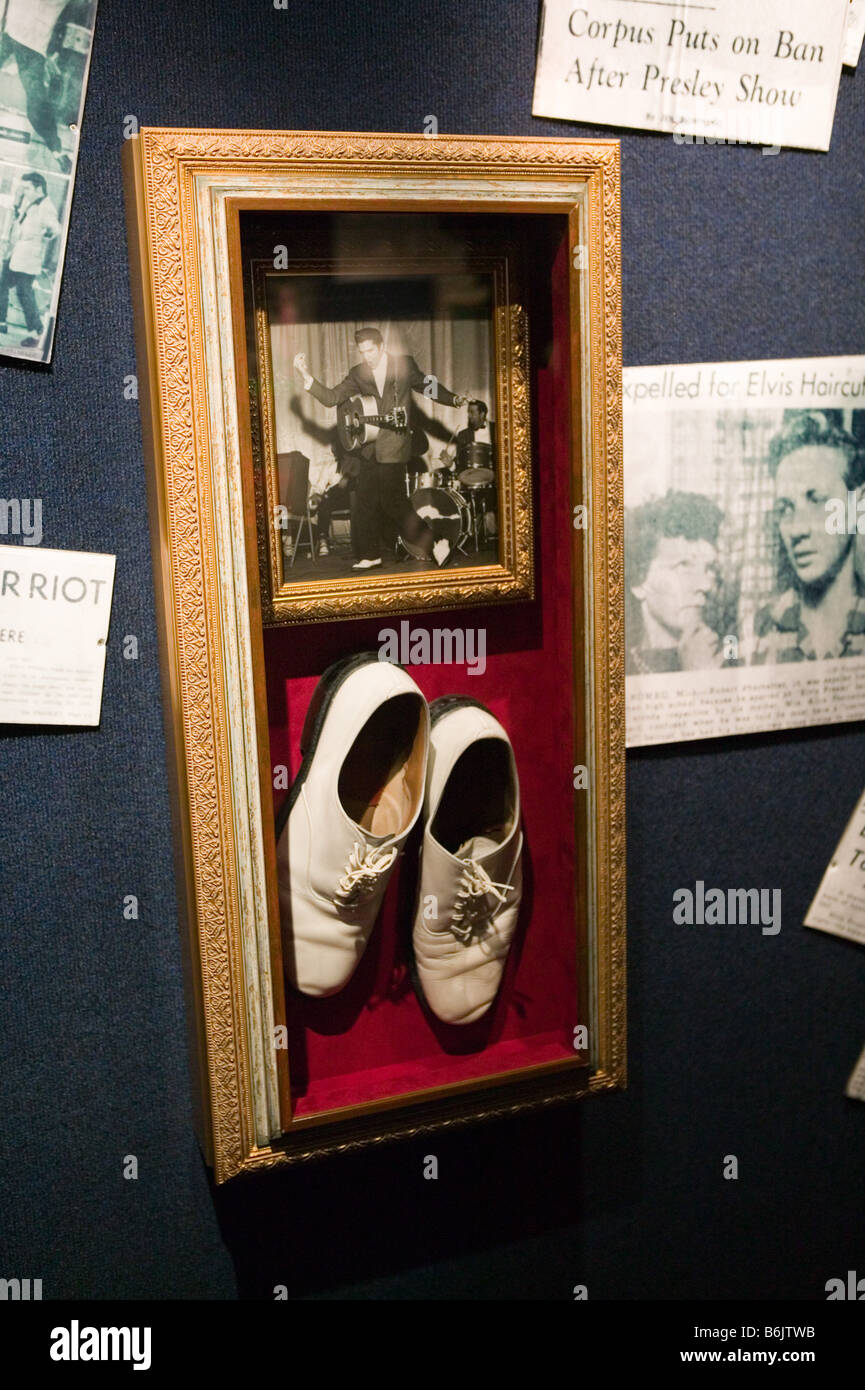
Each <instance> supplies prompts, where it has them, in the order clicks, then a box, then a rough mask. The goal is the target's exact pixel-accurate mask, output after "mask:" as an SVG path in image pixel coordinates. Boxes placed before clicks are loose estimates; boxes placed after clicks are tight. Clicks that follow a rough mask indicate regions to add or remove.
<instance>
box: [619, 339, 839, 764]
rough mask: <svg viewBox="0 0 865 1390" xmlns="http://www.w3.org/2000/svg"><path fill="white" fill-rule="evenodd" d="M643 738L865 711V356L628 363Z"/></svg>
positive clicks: (632, 609)
mask: <svg viewBox="0 0 865 1390" xmlns="http://www.w3.org/2000/svg"><path fill="white" fill-rule="evenodd" d="M624 411H625V587H626V613H625V623H626V648H627V682H626V692H627V741H628V746H629V747H639V746H642V745H646V744H658V743H673V742H678V741H683V740H688V739H702V738H715V737H718V736H721V735H727V734H741V733H750V732H756V731H759V730H763V729H790V728H799V727H805V726H808V725H815V724H828V723H838V722H841V721H845V720H852V719H861V718H862V717H863V716H865V539H860V538H861V537H863V536H865V357H834V358H832V357H824V358H811V359H808V358H803V359H796V360H792V361H766V362H726V363H709V364H705V363H702V364H700V363H698V364H692V365H685V366H683V365H677V366H666V367H634V368H629V369H627V370H626V371H625V373H624Z"/></svg>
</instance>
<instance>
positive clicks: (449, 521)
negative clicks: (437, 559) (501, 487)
mask: <svg viewBox="0 0 865 1390" xmlns="http://www.w3.org/2000/svg"><path fill="white" fill-rule="evenodd" d="M439 464H440V467H439V468H436V469H433V470H431V471H427V472H420V473H417V472H412V471H411V470H410V469H406V493H407V495H408V498H409V501H410V503H411V506H412V509H413V511H415V512H416V513H417V515H418V516H419V517H421V518H422V519H423V520H424V521H425V522H426V523H427V525H428V526H429V527H430V528H431V530H432V532H433V535H434V536H435V539H436V540H446V541H447V542H448V545H449V546H450V549H451V553H454V552H456V551H457V550H461V551H462V552H463V554H465V553H466V545H467V544H473V545H474V548H475V551H478V550H480V549H481V547H482V546H487V545H491V544H492V543H493V542H495V540H496V539H497V537H498V509H497V506H496V474H495V468H494V467H493V450H492V445H490V444H463V445H460V446H459V447H457V445H456V444H453V443H451V444H448V445H446V446H445V448H444V449H442V451H441V453H440V454H439Z"/></svg>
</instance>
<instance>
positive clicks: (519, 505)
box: [236, 212, 534, 626]
mask: <svg viewBox="0 0 865 1390" xmlns="http://www.w3.org/2000/svg"><path fill="white" fill-rule="evenodd" d="M265 216H266V217H267V222H268V227H269V234H268V233H265V232H262V233H260V235H259V239H260V240H261V242H262V243H263V247H267V246H272V245H273V243H274V240H275V239H276V244H277V246H278V250H279V252H280V253H281V254H279V255H278V257H277V258H276V259H277V260H278V268H276V267H275V266H274V257H273V256H272V255H271V256H270V257H269V258H267V257H261V256H256V255H254V254H251V255H250V254H244V257H243V271H244V276H243V279H244V288H245V291H246V303H245V306H236V312H238V313H240V312H242V311H243V308H245V310H246V313H247V315H248V317H251V318H252V319H253V323H254V328H253V333H254V351H250V352H249V354H248V359H249V360H248V384H247V382H246V381H244V382H241V383H239V385H240V390H241V391H242V392H243V399H242V401H241V403H240V408H241V409H242V410H243V409H245V408H246V401H247V399H248V400H249V409H250V411H251V420H250V440H251V446H252V457H253V465H254V478H255V488H256V515H257V518H258V527H259V565H260V585H261V596H262V616H263V620H264V623H265V625H266V626H268V625H271V624H280V623H305V622H309V621H315V620H320V621H334V620H344V619H350V618H356V617H360V616H364V615H370V614H374V613H381V614H384V613H411V612H413V611H417V610H424V611H429V610H430V609H453V608H458V607H463V606H465V605H466V604H480V603H506V602H515V601H520V600H530V599H531V598H532V597H533V596H534V555H533V525H532V477H531V474H532V466H531V462H532V461H531V422H530V401H529V351H530V341H529V322H528V314H527V313H526V310H525V306H524V303H523V296H522V293H521V288H520V287H521V280H522V279H523V278H524V277H525V262H526V259H527V256H528V248H527V247H525V246H524V245H521V244H519V243H518V242H517V240H516V239H515V238H514V237H513V236H512V235H510V236H508V235H507V234H503V233H502V232H501V231H499V232H498V234H496V232H495V231H494V230H493V228H492V227H491V226H490V225H489V224H485V225H484V228H483V231H481V229H480V228H477V229H476V230H475V233H474V236H471V235H469V234H467V233H465V232H464V233H463V236H462V238H461V241H460V243H459V246H458V247H457V245H456V239H455V237H454V235H453V233H450V234H444V235H443V234H442V233H441V231H440V232H439V234H438V235H436V229H435V224H433V226H432V227H431V226H430V223H431V221H432V219H431V217H430V215H429V214H428V213H427V214H425V215H424V225H423V229H422V237H420V238H419V239H420V240H421V241H422V246H423V254H422V255H418V254H417V251H416V247H415V246H414V245H413V244H410V245H409V246H408V248H406V250H404V251H403V253H402V254H400V253H399V251H398V249H397V248H396V247H395V246H394V242H395V241H397V242H398V240H399V232H398V231H397V232H396V234H395V230H394V229H393V227H392V225H391V228H390V231H389V236H388V254H387V256H386V257H384V256H381V255H379V257H378V258H376V257H372V256H370V255H369V254H368V253H367V254H364V240H365V236H366V235H367V232H366V225H368V224H364V220H363V219H362V218H361V217H360V214H357V213H354V214H349V215H348V219H349V220H351V219H355V220H357V219H358V218H360V220H361V227H356V226H355V228H353V229H352V230H351V231H348V232H347V231H346V230H345V226H344V224H345V220H346V219H345V218H344V219H343V230H342V233H341V242H342V244H341V247H340V254H339V259H338V260H335V259H334V258H333V257H332V256H331V257H321V256H319V257H318V258H316V257H315V255H314V253H315V251H316V249H317V248H316V243H315V238H314V237H311V236H310V235H309V233H308V232H307V233H306V235H305V236H304V235H303V234H298V232H297V230H296V229H294V228H293V226H292V219H291V215H290V213H289V214H287V215H284V216H280V215H279V214H276V213H273V212H268V213H266V214H265ZM377 217H378V219H379V221H380V220H381V214H377ZM405 220H406V219H402V229H401V234H402V239H403V241H406V240H407V239H408V238H407V233H406V229H405ZM477 220H478V219H477V218H476V219H475V221H477ZM390 221H391V224H392V223H393V222H394V221H399V215H398V214H395V215H394V216H393V217H392V218H391V219H390ZM441 221H442V219H439V225H441ZM283 237H284V238H285V242H283V241H282V240H281V238H283ZM492 241H495V242H496V243H497V252H498V254H495V255H493V254H491V252H492V249H493V248H492V246H491V244H490V243H491V242H492ZM285 243H288V245H286V244H285ZM304 243H305V244H304ZM289 250H290V256H289ZM456 250H458V252H459V254H458V255H455V251H456ZM407 251H409V252H411V254H407ZM446 252H447V253H449V254H448V255H447V256H445V253H446ZM458 273H459V274H461V275H462V276H464V277H465V278H469V277H471V278H472V279H475V280H478V281H481V280H483V279H486V278H488V279H489V282H490V286H491V291H492V293H491V305H490V310H491V314H490V324H489V330H490V332H489V336H490V340H491V341H490V356H491V358H492V372H491V377H492V383H491V384H492V396H493V399H492V413H491V418H492V420H494V421H495V429H496V436H495V446H494V447H493V450H492V455H491V460H490V461H491V467H492V471H493V472H494V473H495V479H494V481H492V482H491V484H489V485H488V486H487V487H486V488H484V487H483V486H481V487H480V488H476V489H464V488H462V486H461V484H460V482H459V475H458V474H457V478H456V484H455V488H451V487H450V486H448V488H447V489H440V488H438V487H436V486H435V485H434V483H433V479H434V478H437V477H438V474H439V471H440V470H439V469H438V465H439V464H440V462H441V461H442V460H441V459H439V458H437V457H436V452H437V451H436V449H435V447H433V446H432V445H431V446H430V454H429V459H428V460H427V459H418V461H417V469H418V472H417V474H416V475H415V476H416V477H420V479H421V481H422V482H426V483H428V486H427V487H425V488H424V489H423V491H422V496H423V498H424V499H427V498H430V497H431V498H433V500H434V499H435V498H436V497H438V496H440V497H441V500H442V502H443V504H444V505H445V506H447V504H448V502H449V501H450V502H451V505H452V506H454V508H456V505H457V504H458V505H459V506H460V508H461V511H462V513H463V516H464V520H463V521H462V525H461V528H460V523H459V522H457V523H456V526H457V530H458V537H457V538H458V540H459V542H460V545H459V550H458V551H457V550H455V552H454V555H453V557H452V558H451V559H450V562H449V563H448V565H447V567H440V568H439V567H436V566H435V565H434V564H421V565H420V566H418V565H413V564H412V563H411V560H410V558H409V557H408V556H407V555H404V556H403V562H402V563H392V564H391V565H390V566H389V568H388V569H387V570H386V571H381V570H373V571H371V572H369V573H368V574H358V573H354V572H353V571H352V567H351V559H352V557H351V556H348V557H347V558H345V559H344V560H343V562H342V566H341V570H342V573H340V574H339V575H338V576H334V574H333V573H332V570H333V565H332V564H331V566H330V567H329V569H328V570H327V571H326V572H325V574H323V575H322V576H319V575H318V574H317V573H316V568H317V569H319V570H321V569H322V568H323V566H322V565H321V564H319V565H318V566H316V563H315V556H314V554H312V553H311V554H310V561H311V563H309V562H308V563H307V565H306V566H305V569H304V573H303V577H298V576H296V574H295V569H294V558H295V557H294V556H292V558H291V567H290V566H289V562H288V558H287V550H290V547H287V546H286V545H285V541H286V539H287V537H286V531H285V518H286V513H287V508H286V506H285V505H284V500H283V494H282V492H281V488H280V478H279V469H278V464H277V459H278V457H279V454H278V444H277V430H276V426H275V397H276V395H277V392H276V389H275V385H274V365H273V350H272V328H271V324H270V321H269V309H268V306H269V299H270V292H271V291H272V288H273V287H274V285H276V286H278V285H280V284H281V283H282V282H288V283H289V284H290V283H292V282H293V281H294V280H304V281H307V282H309V281H312V282H315V281H316V280H317V279H330V278H332V277H335V276H336V275H339V276H341V277H344V278H345V279H348V280H349V281H351V282H353V283H354V282H359V283H362V284H365V285H367V286H368V285H369V284H373V285H375V284H376V283H381V284H382V285H383V286H385V287H386V286H388V285H389V284H390V283H393V282H395V281H396V282H397V283H398V282H399V281H400V280H402V279H403V278H405V279H409V280H410V282H417V281H422V280H423V279H424V278H429V279H430V280H433V281H435V280H436V279H441V280H442V281H443V282H445V283H453V282H454V279H455V277H456V276H457V274H458ZM281 393H282V394H283V395H285V394H289V393H291V384H290V382H289V383H288V390H287V391H286V383H284V382H283V383H281ZM300 395H302V392H300V393H298V392H297V391H295V392H294V393H293V394H292V404H293V405H294V406H295V411H296V414H298V415H300V413H301V412H300V410H299V409H298V407H297V401H298V398H299V396H300ZM415 413H416V412H414V411H413V415H414V414H415ZM332 433H333V435H336V429H334V430H333V431H332ZM415 433H416V432H415ZM454 433H456V430H454ZM297 442H298V443H301V444H303V445H304V447H306V448H310V445H309V444H308V443H307V441H306V439H304V437H303V435H301V437H300V439H299V440H298V441H297ZM457 467H458V465H456V464H455V466H454V471H455V470H456V468H457ZM406 473H407V491H408V496H409V497H410V496H411V491H410V489H411V481H410V478H409V476H408V473H409V470H408V469H407V470H406ZM430 488H432V489H433V490H432V492H430ZM487 491H488V492H491V493H493V494H494V495H495V498H496V536H495V541H494V543H493V544H492V545H491V546H490V545H488V546H487V551H488V550H489V549H493V550H495V552H496V553H495V554H494V555H493V554H489V553H486V552H481V557H479V556H478V554H477V552H478V550H479V538H478V535H477V532H478V530H479V529H481V527H479V525H478V517H477V511H478V507H477V497H478V496H479V495H482V494H483V493H484V492H487ZM453 499H456V501H455V502H454V501H453ZM455 515H457V516H458V515H459V513H457V512H456V510H455ZM473 523H474V524H473ZM298 524H299V525H300V529H301V532H302V529H303V528H302V523H298ZM472 542H474V551H473V549H472ZM398 544H399V542H398ZM310 550H312V547H310ZM481 558H482V560H483V563H481ZM406 560H408V563H406Z"/></svg>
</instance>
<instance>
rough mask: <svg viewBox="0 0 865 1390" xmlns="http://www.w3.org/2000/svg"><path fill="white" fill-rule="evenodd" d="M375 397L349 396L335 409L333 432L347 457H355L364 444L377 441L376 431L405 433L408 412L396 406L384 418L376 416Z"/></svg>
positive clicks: (400, 406) (377, 432) (403, 407)
mask: <svg viewBox="0 0 865 1390" xmlns="http://www.w3.org/2000/svg"><path fill="white" fill-rule="evenodd" d="M377 404H378V403H377V401H376V399H375V396H350V397H349V399H348V400H345V401H341V402H340V404H339V406H338V408H337V421H336V429H337V434H338V435H339V442H340V444H341V445H342V447H343V449H345V451H346V453H349V454H354V453H357V452H358V450H359V449H362V448H363V446H364V445H365V444H371V443H372V441H373V440H374V439H377V438H378V434H379V430H383V429H386V430H394V431H395V433H396V434H405V432H406V430H407V429H408V411H407V410H406V408H405V406H404V405H398V406H397V407H396V408H395V409H394V410H392V411H390V412H389V414H387V415H379V414H377V412H376V407H377Z"/></svg>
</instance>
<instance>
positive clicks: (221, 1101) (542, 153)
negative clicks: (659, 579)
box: [124, 128, 626, 1182]
mask: <svg viewBox="0 0 865 1390" xmlns="http://www.w3.org/2000/svg"><path fill="white" fill-rule="evenodd" d="M124 172H125V178H126V183H127V197H128V207H129V224H130V238H131V266H132V280H133V297H134V301H135V306H136V326H137V335H138V349H139V363H140V369H139V374H140V378H141V391H140V395H141V400H142V414H143V423H144V435H145V448H146V452H147V455H148V463H149V468H148V490H149V502H150V512H151V535H152V547H153V562H154V581H155V586H156V592H157V603H158V610H159V639H160V659H161V667H162V673H163V690H164V705H165V723H166V736H167V740H168V745H169V772H170V778H171V791H172V803H173V810H174V816H175V826H176V844H177V860H178V883H179V889H180V892H179V899H180V903H179V905H180V916H181V927H182V932H183V940H184V944H185V947H186V950H185V962H186V968H187V973H188V986H189V994H190V1001H191V1007H190V1010H189V1019H190V1031H191V1048H192V1055H193V1059H194V1067H195V1070H196V1076H197V1086H196V1097H197V1101H198V1113H197V1121H198V1129H199V1133H200V1137H201V1141H202V1145H203V1148H204V1152H205V1155H206V1157H207V1159H208V1162H210V1163H211V1164H212V1165H213V1168H214V1173H215V1177H216V1180H217V1182H222V1181H224V1180H225V1179H227V1178H229V1177H231V1176H233V1175H234V1174H237V1173H240V1172H248V1171H254V1170H256V1169H259V1168H262V1167H267V1166H273V1165H278V1164H282V1163H286V1162H290V1161H296V1160H298V1159H305V1158H310V1157H312V1156H314V1155H317V1154H323V1153H332V1152H337V1151H340V1150H344V1149H349V1148H352V1147H356V1146H359V1145H363V1144H369V1143H373V1142H377V1141H379V1140H381V1139H384V1138H391V1137H394V1138H395V1137H399V1136H403V1135H409V1134H418V1133H423V1132H426V1131H428V1130H431V1129H435V1128H438V1127H440V1126H443V1125H453V1124H461V1123H465V1122H467V1121H471V1120H474V1119H477V1118H481V1117H485V1116H493V1115H503V1114H509V1113H513V1112H516V1111H520V1110H524V1109H526V1108H531V1107H537V1106H545V1105H549V1104H552V1103H555V1102H559V1101H563V1100H567V1099H572V1098H574V1097H575V1096H578V1095H582V1094H584V1093H585V1092H587V1091H597V1090H604V1089H608V1088H611V1087H616V1086H621V1085H623V1084H624V1082H625V1066H626V1061H625V1058H626V1051H625V836H624V812H625V806H624V752H625V739H624V636H623V601H622V600H623V567H622V443H621V322H620V321H621V288H620V286H621V272H620V246H619V234H620V233H619V146H618V142H616V141H604V140H599V141H581V140H555V141H549V140H545V139H518V138H510V137H493V136H490V137H470V136H462V137H461V136H454V137H450V136H438V137H436V138H434V139H431V138H427V137H424V136H411V135H358V134H345V133H311V132H273V131H216V130H171V129H146V128H145V129H142V130H141V132H140V134H139V135H138V136H137V137H135V138H133V139H131V140H130V141H128V143H127V148H126V150H125V154H124ZM431 183H434V184H435V186H436V188H437V190H438V192H439V194H440V195H444V197H445V200H446V202H447V203H449V204H450V205H452V206H455V207H459V208H461V209H465V210H466V211H471V210H472V209H482V208H484V206H487V207H488V206H489V204H490V202H491V201H492V200H495V203H496V207H497V209H498V210H505V211H507V210H511V211H514V212H532V211H551V212H556V213H563V214H566V215H567V217H568V222H569V227H570V244H571V250H572V255H573V261H572V270H571V289H570V303H571V311H570V322H571V343H570V349H571V362H572V385H573V392H572V397H573V409H572V416H571V421H570V436H571V457H572V496H573V497H574V498H575V499H576V500H577V501H578V502H582V503H584V504H585V505H586V507H587V510H588V517H589V527H588V530H580V529H577V528H576V526H575V529H574V531H573V554H572V572H573V574H574V576H575V581H574V582H575V588H574V597H575V622H576V623H577V626H578V628H579V635H580V639H581V642H582V643H583V645H584V648H585V651H586V653H587V655H586V659H585V661H580V662H579V667H578V669H576V670H575V672H574V679H575V682H576V689H577V693H578V697H579V698H578V699H577V702H576V703H577V707H578V714H577V720H576V729H575V734H576V746H577V747H578V749H580V750H581V751H582V754H583V756H582V762H583V763H584V764H585V765H586V766H587V768H588V772H589V779H588V781H589V784H588V787H587V789H586V790H585V791H578V792H577V793H576V794H575V815H574V829H575V833H576V836H577V843H578V844H579V845H581V846H583V847H584V848H583V849H582V850H581V856H582V866H581V867H582V871H583V876H582V883H583V884H584V887H585V897H584V901H583V902H582V904H581V909H580V913H579V916H580V922H579V924H578V932H577V942H576V946H577V952H578V958H579V959H580V961H581V962H583V964H584V969H583V970H582V971H581V972H580V974H579V979H580V981H581V986H580V989H581V995H582V999H581V1002H582V1004H583V1005H584V1008H583V1009H582V1010H581V1014H580V1016H581V1017H586V1018H588V1019H589V1028H590V1047H589V1051H588V1053H587V1055H579V1056H577V1055H575V1057H574V1059H573V1060H572V1061H563V1062H552V1063H548V1064H546V1065H545V1066H542V1067H533V1068H527V1069H525V1070H524V1071H523V1072H521V1073H515V1074H509V1075H507V1076H501V1077H492V1078H486V1079H485V1080H483V1081H482V1082H480V1083H463V1084H460V1085H456V1086H451V1087H446V1088H444V1087H443V1088H442V1089H441V1091H437V1092H435V1093H432V1094H425V1095H419V1096H415V1097H401V1098H400V1099H399V1100H397V1101H394V1102H389V1103H388V1104H386V1105H385V1106H377V1107H374V1113H367V1112H368V1111H369V1109H370V1108H369V1107H362V1106H361V1107H355V1108H354V1109H353V1110H351V1111H345V1112H339V1113H337V1114H335V1115H333V1116H329V1117H327V1122H326V1123H320V1122H318V1119H317V1117H310V1118H309V1119H306V1120H302V1121H300V1122H292V1121H291V1118H290V1116H291V1110H290V1098H289V1094H288V1068H287V1061H286V1056H285V1053H284V1052H281V1051H280V1049H279V1048H278V1047H275V1046H274V1039H275V1036H277V1035H276V1034H275V1031H274V1030H275V1029H278V1028H279V1026H280V1024H281V1023H283V1022H284V1019H285V998H284V992H283V984H282V976H281V970H280V969H279V968H278V965H279V962H280V946H279V933H278V910H277V903H276V869H275V845H274V837H273V833H272V831H270V830H268V829H266V827H269V826H272V823H273V822H272V799H271V791H270V785H271V784H270V758H269V749H268V746H267V743H268V740H267V720H266V706H265V693H264V688H263V687H264V682H263V679H262V672H263V646H262V627H261V596H260V592H259V583H258V557H257V538H256V524H255V499H254V495H253V491H252V485H251V482H250V480H249V477H248V473H249V470H246V471H244V469H243V468H242V467H241V462H240V461H241V456H242V455H243V452H244V450H247V451H248V449H249V438H248V429H245V428H244V425H243V421H242V419H240V418H239V417H238V412H237V401H238V398H239V396H238V393H239V389H240V385H241V383H240V382H239V376H240V375H242V369H241V364H242V362H243V357H244V351H245V335H244V327H243V324H242V323H239V322H237V318H236V315H234V316H233V315H232V307H231V306H232V303H235V304H236V303H237V302H238V288H239V284H238V277H239V275H240V265H239V256H238V245H237V241H238V238H237V214H238V211H239V209H240V208H244V207H254V208H261V207H266V206H276V205H277V204H278V205H280V206H285V205H286V202H287V201H288V202H290V204H291V205H292V206H297V207H304V206H315V205H319V206H320V205H321V199H322V197H324V196H327V198H328V199H329V205H331V206H340V207H346V208H350V207H371V208H374V207H379V206H386V207H393V208H395V209H396V208H401V207H402V208H404V207H408V208H411V207H413V206H416V205H417V199H418V198H419V197H422V196H423V190H424V188H427V190H428V188H429V186H430V184H431ZM240 396H241V397H242V390H240Z"/></svg>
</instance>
